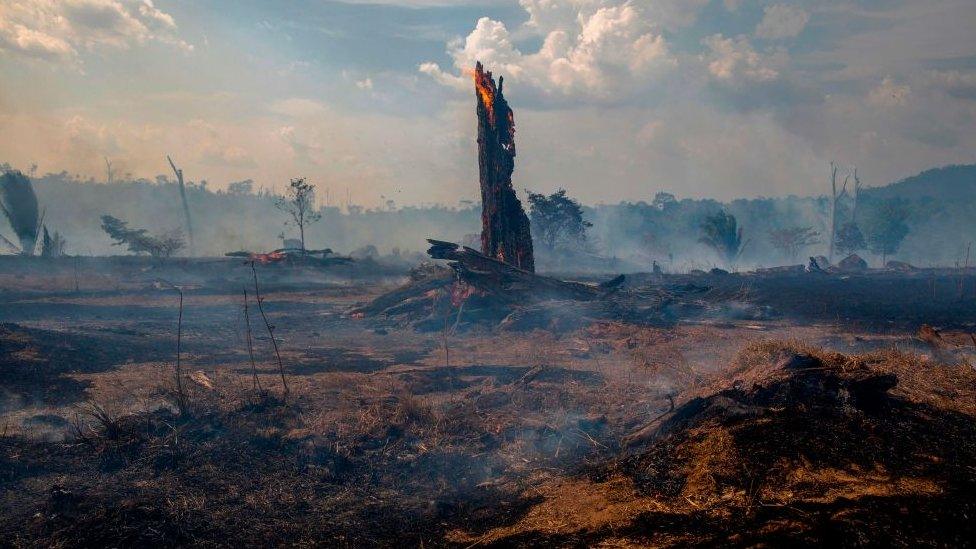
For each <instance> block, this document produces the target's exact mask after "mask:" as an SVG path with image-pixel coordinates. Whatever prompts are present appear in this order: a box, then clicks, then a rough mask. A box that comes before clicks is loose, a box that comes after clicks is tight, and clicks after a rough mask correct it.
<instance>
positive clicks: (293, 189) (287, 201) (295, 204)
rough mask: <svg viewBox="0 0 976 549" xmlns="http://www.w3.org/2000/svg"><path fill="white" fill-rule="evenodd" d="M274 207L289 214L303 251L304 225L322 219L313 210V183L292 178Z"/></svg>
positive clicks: (301, 178)
mask: <svg viewBox="0 0 976 549" xmlns="http://www.w3.org/2000/svg"><path fill="white" fill-rule="evenodd" d="M275 207H277V208H278V209H279V210H281V211H283V212H285V213H287V214H288V215H290V216H291V219H292V222H293V223H294V224H295V226H296V227H298V234H299V239H300V240H301V243H302V253H305V226H306V225H308V224H310V223H314V222H316V221H318V220H319V219H322V214H320V213H318V212H316V211H315V185H312V184H311V183H308V182H307V181H306V180H305V178H304V177H299V178H296V179H292V180H291V184H290V185H288V190H287V192H286V194H285V196H279V197H278V199H277V200H276V201H275ZM286 225H287V223H286Z"/></svg>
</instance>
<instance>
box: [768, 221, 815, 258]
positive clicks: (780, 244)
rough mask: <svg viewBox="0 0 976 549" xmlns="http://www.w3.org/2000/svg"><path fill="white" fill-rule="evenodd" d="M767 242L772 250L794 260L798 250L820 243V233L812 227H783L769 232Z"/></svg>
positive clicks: (798, 252)
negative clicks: (771, 246)
mask: <svg viewBox="0 0 976 549" xmlns="http://www.w3.org/2000/svg"><path fill="white" fill-rule="evenodd" d="M769 242H770V244H772V245H773V247H774V248H776V249H777V250H779V251H780V252H782V253H783V254H784V255H786V256H789V258H790V259H794V260H795V259H796V257H797V256H798V255H799V254H800V250H802V249H803V248H806V247H807V246H812V245H814V244H817V243H819V242H820V233H818V232H817V231H815V230H813V227H785V228H782V229H772V230H770V231H769Z"/></svg>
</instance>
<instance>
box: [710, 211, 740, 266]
mask: <svg viewBox="0 0 976 549" xmlns="http://www.w3.org/2000/svg"><path fill="white" fill-rule="evenodd" d="M701 230H702V236H701V238H699V239H698V241H699V242H701V243H702V244H705V245H706V246H708V247H709V248H711V249H713V250H715V252H716V253H718V254H719V255H720V256H721V257H722V259H724V260H725V262H726V264H728V265H731V264H732V263H734V262H735V260H736V259H738V258H739V255H741V254H742V250H743V249H744V248H745V246H746V243H743V241H742V227H739V225H738V222H737V221H736V220H735V216H734V215H732V214H730V213H728V212H725V211H720V212H717V213H715V214H714V215H710V216H708V217H706V218H705V221H704V222H703V223H702V226H701Z"/></svg>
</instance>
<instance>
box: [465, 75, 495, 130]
mask: <svg viewBox="0 0 976 549" xmlns="http://www.w3.org/2000/svg"><path fill="white" fill-rule="evenodd" d="M470 72H471V77H472V79H473V80H474V89H475V91H476V92H477V93H478V97H480V98H481V103H482V104H483V105H484V106H485V109H487V110H488V118H489V120H490V121H491V123H492V125H494V123H495V83H494V82H493V81H492V79H491V73H490V72H489V73H485V72H484V71H483V70H482V68H481V63H478V64H477V65H476V66H475V68H474V70H472V71H470Z"/></svg>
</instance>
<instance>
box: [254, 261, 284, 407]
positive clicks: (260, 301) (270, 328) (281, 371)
mask: <svg viewBox="0 0 976 549" xmlns="http://www.w3.org/2000/svg"><path fill="white" fill-rule="evenodd" d="M251 273H252V274H253V275H254V299H256V300H257V302H258V310H259V311H261V318H262V319H263V320H264V325H265V327H267V328H268V335H269V336H271V345H272V346H273V347H274V352H275V358H277V359H278V373H279V374H281V386H282V387H283V388H284V393H283V398H288V380H287V379H285V367H284V365H283V364H282V363H281V353H280V352H279V351H278V341H277V340H276V339H275V336H274V326H272V325H271V322H269V321H268V315H266V314H265V313H264V305H263V304H264V298H263V297H261V290H260V289H258V271H257V269H255V268H254V262H253V261H252V262H251Z"/></svg>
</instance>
